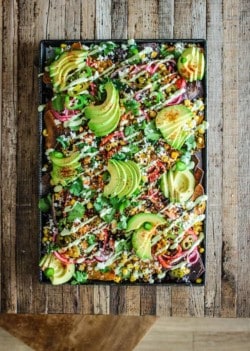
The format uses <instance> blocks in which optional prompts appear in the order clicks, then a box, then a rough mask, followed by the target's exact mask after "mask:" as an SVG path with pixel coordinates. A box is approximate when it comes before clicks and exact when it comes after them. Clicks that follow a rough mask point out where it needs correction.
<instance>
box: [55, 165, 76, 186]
mask: <svg viewBox="0 0 250 351" xmlns="http://www.w3.org/2000/svg"><path fill="white" fill-rule="evenodd" d="M80 166H81V164H80V162H75V163H73V164H71V165H70V166H65V167H59V166H57V165H55V164H53V169H52V172H51V183H52V185H57V184H62V185H66V184H67V182H69V181H70V180H72V178H73V177H75V176H76V175H77V168H79V167H80Z"/></svg>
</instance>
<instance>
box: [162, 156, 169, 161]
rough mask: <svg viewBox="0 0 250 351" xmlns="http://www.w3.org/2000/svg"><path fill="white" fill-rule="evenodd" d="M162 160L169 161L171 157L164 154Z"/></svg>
mask: <svg viewBox="0 0 250 351" xmlns="http://www.w3.org/2000/svg"><path fill="white" fill-rule="evenodd" d="M161 160H162V162H168V161H169V157H168V156H167V155H164V156H162V157H161Z"/></svg>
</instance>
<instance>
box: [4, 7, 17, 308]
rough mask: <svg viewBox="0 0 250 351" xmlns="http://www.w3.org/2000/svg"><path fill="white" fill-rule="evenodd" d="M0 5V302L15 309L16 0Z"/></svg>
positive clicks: (5, 306)
mask: <svg viewBox="0 0 250 351" xmlns="http://www.w3.org/2000/svg"><path fill="white" fill-rule="evenodd" d="M5 5H6V6H5V7H3V8H2V12H1V14H2V18H1V19H2V24H3V27H2V28H3V32H2V42H3V43H4V45H3V46H2V76H1V78H2V83H1V86H2V101H1V108H2V111H1V112H2V115H1V122H0V123H1V187H0V191H1V261H2V264H1V267H4V269H1V303H2V304H3V306H4V307H3V308H4V309H5V310H6V311H8V312H16V311H17V305H16V297H17V280H16V265H15V261H16V252H15V238H16V228H17V226H16V208H15V206H16V183H17V172H16V170H17V165H16V152H17V138H16V136H17V114H18V106H17V55H16V53H17V52H18V43H17V3H16V1H11V2H6V4H5Z"/></svg>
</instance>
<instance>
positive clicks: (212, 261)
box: [205, 1, 224, 317]
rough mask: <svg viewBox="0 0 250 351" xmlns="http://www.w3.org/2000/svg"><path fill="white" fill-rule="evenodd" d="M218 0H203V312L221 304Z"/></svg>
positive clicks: (217, 310)
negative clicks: (205, 158) (205, 189)
mask: <svg viewBox="0 0 250 351" xmlns="http://www.w3.org/2000/svg"><path fill="white" fill-rule="evenodd" d="M222 6H223V3H222V1H209V2H208V3H207V51H208V58H207V69H208V76H207V86H208V99H207V119H208V122H209V132H208V167H207V170H208V171H207V186H208V198H209V201H208V209H207V212H208V220H207V234H208V235H207V241H206V267H207V268H206V286H205V315H207V316H217V317H218V316H219V315H220V306H221V260H222V257H221V254H222V207H223V204H222V191H221V189H222V179H223V176H224V175H223V173H222V167H221V165H222V164H223V143H222V137H223V111H222V108H223V107H222V102H223V94H222V83H223V77H222V73H223V72H222V54H223V52H222V46H223V39H222V38H223V33H222V30H223V23H222Z"/></svg>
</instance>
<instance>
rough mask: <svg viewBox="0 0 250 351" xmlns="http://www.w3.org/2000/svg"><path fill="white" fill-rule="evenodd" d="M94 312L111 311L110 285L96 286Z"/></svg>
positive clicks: (104, 312) (105, 312)
mask: <svg viewBox="0 0 250 351" xmlns="http://www.w3.org/2000/svg"><path fill="white" fill-rule="evenodd" d="M93 302H94V314H109V313H110V287H109V286H108V285H95V286H94V300H93Z"/></svg>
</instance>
